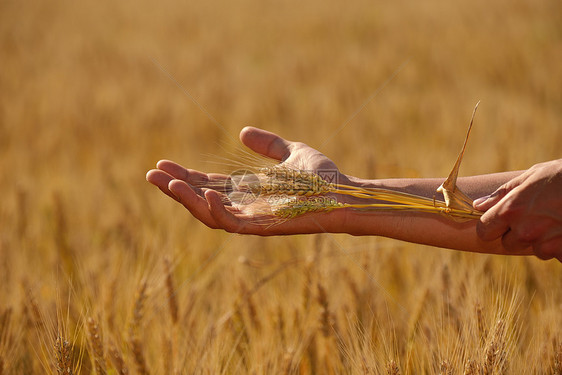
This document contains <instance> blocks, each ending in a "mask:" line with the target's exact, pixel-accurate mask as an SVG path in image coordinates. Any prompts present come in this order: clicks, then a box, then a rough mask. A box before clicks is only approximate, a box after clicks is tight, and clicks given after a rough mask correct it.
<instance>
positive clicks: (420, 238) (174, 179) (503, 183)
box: [146, 127, 562, 261]
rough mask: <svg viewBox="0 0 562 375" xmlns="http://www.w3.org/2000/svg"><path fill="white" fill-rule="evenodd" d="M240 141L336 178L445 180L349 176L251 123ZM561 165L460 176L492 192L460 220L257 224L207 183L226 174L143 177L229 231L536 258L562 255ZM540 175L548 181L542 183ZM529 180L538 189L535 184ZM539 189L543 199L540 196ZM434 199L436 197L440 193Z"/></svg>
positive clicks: (407, 215)
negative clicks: (357, 238)
mask: <svg viewBox="0 0 562 375" xmlns="http://www.w3.org/2000/svg"><path fill="white" fill-rule="evenodd" d="M240 140H241V141H242V143H243V144H245V145H246V146H247V147H249V148H250V149H251V150H253V151H255V152H257V153H258V154H261V155H264V156H267V157H269V158H272V159H275V160H278V161H280V162H286V163H289V164H290V165H291V166H298V167H299V168H301V169H305V170H312V171H314V170H320V169H321V170H333V171H337V174H338V181H339V183H342V184H348V185H352V186H361V187H367V188H369V187H371V188H372V187H379V188H386V189H393V190H399V191H404V192H408V193H411V194H416V195H421V196H425V197H433V196H434V195H435V191H436V189H437V188H438V187H439V185H440V184H441V183H442V182H443V180H444V178H423V179H385V180H365V179H360V178H357V177H353V176H348V175H346V174H344V173H341V172H340V171H339V170H338V168H337V166H336V164H335V163H334V162H333V161H332V160H330V159H329V158H328V157H326V156H325V155H323V154H322V153H321V152H319V151H317V150H315V149H313V148H311V147H309V146H307V145H306V144H304V143H301V142H291V141H288V140H285V139H283V138H281V137H280V136H278V135H276V134H273V133H271V132H268V131H265V130H261V129H257V128H253V127H246V128H244V129H243V130H242V131H241V133H240ZM560 165H561V161H560V160H558V161H552V162H549V163H544V164H541V165H538V166H535V167H533V168H531V169H529V170H528V171H515V172H503V173H493V174H487V175H480V176H471V177H464V178H459V179H458V182H457V183H458V186H459V188H461V189H462V191H464V192H465V193H466V194H467V195H468V196H469V197H471V198H472V199H475V198H478V197H486V196H489V195H491V198H490V199H488V200H486V201H485V202H482V200H477V201H476V202H477V203H478V204H476V205H475V208H476V209H478V210H481V211H487V212H486V213H485V214H484V215H483V216H482V218H481V220H480V221H479V220H469V221H464V222H458V221H454V220H451V219H450V218H447V217H444V216H441V215H436V214H429V213H416V212H411V211H408V212H403V211H377V212H364V211H355V210H352V209H338V210H334V211H331V212H322V213H308V214H306V215H303V216H300V217H297V218H294V219H291V220H287V221H284V222H281V223H279V224H276V225H273V226H270V225H261V224H257V223H256V220H255V217H254V216H253V215H249V214H245V213H242V212H240V211H239V210H238V209H237V208H235V207H232V206H230V205H228V204H227V205H225V204H224V201H223V200H222V199H221V195H220V194H219V193H218V192H217V191H215V190H213V189H211V188H209V186H220V185H221V183H224V181H225V180H226V179H228V176H226V175H223V174H213V173H204V172H200V171H196V170H192V169H186V168H184V167H182V166H181V165H179V164H177V163H175V162H172V161H169V160H161V161H159V162H158V164H157V169H153V170H151V171H149V172H148V173H147V175H146V179H147V180H148V181H149V182H150V183H152V184H154V185H156V186H157V187H158V188H159V189H160V190H161V191H162V192H163V193H165V194H166V195H168V196H170V197H171V198H173V199H175V200H176V201H178V202H180V203H181V204H182V205H183V206H184V207H185V208H186V209H187V210H189V211H190V212H191V214H192V215H193V216H194V217H196V218H197V219H198V220H200V221H201V222H202V223H204V224H205V225H207V226H208V227H210V228H214V229H223V230H225V231H227V232H232V233H241V234H254V235H261V236H271V235H291V234H305V233H323V232H324V233H348V234H351V235H376V236H384V237H389V238H395V239H399V240H403V241H408V242H415V243H421V244H426V245H432V246H438V247H443V248H449V249H457V250H465V251H473V252H481V253H492V254H511V255H532V254H535V255H537V256H539V257H540V258H542V259H548V258H552V257H556V258H558V259H559V260H561V261H562V250H561V247H562V225H561V219H560V216H561V215H562V214H561V212H562V203H561V201H560V193H559V191H560V186H561V179H562V175H561V173H560ZM556 168H557V169H556ZM553 173H554V175H552V174H553ZM549 176H550V177H549ZM547 180H548V181H549V182H548V183H546V182H545V181H547ZM202 186H203V187H202ZM205 186H207V187H205ZM536 186H539V187H540V189H534V187H536ZM557 187H558V189H557ZM498 189H499V190H498ZM494 192H496V193H494ZM539 196H540V197H541V199H540V200H542V199H544V202H539V201H540V200H539V199H537V198H538V197H539ZM437 198H439V199H442V197H440V196H439V195H438V196H437ZM338 199H339V200H340V201H343V202H347V203H357V198H354V197H339V198H338ZM524 202H527V204H524ZM537 202H539V203H537ZM533 223H537V225H534V224H533ZM522 228H527V229H525V230H523V229H522Z"/></svg>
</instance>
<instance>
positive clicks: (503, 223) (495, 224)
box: [476, 206, 509, 241]
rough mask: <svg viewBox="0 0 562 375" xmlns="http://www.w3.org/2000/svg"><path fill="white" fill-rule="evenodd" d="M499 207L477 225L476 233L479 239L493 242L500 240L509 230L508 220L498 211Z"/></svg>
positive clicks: (487, 213) (487, 214)
mask: <svg viewBox="0 0 562 375" xmlns="http://www.w3.org/2000/svg"><path fill="white" fill-rule="evenodd" d="M497 207H498V206H495V207H493V208H492V209H490V210H489V211H487V212H486V213H485V214H484V215H482V217H480V220H479V221H478V223H477V224H476V232H477V233H478V237H480V238H481V239H482V240H484V241H493V240H495V239H496V238H500V237H501V236H503V234H504V233H506V232H507V231H508V230H509V222H508V220H507V219H506V218H505V217H504V216H502V215H500V214H499V213H498V212H497V211H499V210H498V209H495V208H497Z"/></svg>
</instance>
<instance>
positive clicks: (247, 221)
mask: <svg viewBox="0 0 562 375" xmlns="http://www.w3.org/2000/svg"><path fill="white" fill-rule="evenodd" d="M240 140H241V141H242V143H244V144H245V145H246V146H247V147H249V148H250V149H252V150H253V151H255V152H257V153H259V154H261V155H264V156H267V157H269V158H272V159H275V160H279V161H283V163H288V164H289V165H290V166H292V167H293V168H298V169H301V170H307V171H318V170H324V171H326V170H329V171H333V172H335V173H336V174H337V178H338V179H339V181H338V182H339V183H347V184H348V183H349V180H348V179H347V177H346V176H345V175H343V174H341V173H339V171H338V168H337V167H336V165H335V164H334V163H333V162H332V161H331V160H330V159H328V158H327V157H326V156H325V155H323V154H322V153H320V152H319V151H317V150H315V149H313V148H312V147H309V146H307V145H305V144H304V143H300V142H291V141H287V140H285V139H283V138H281V137H279V136H278V135H276V134H273V133H270V132H268V131H265V130H261V129H257V128H252V127H246V128H244V129H242V131H241V132H240ZM229 178H230V177H229V176H227V175H224V174H216V173H209V174H207V173H203V172H200V171H196V170H193V169H186V168H184V167H182V166H181V165H179V164H176V163H174V162H172V161H169V160H161V161H159V162H158V164H157V169H153V170H150V171H149V172H148V173H147V175H146V179H147V181H148V182H150V183H152V184H154V185H156V186H157V187H158V188H159V189H160V190H161V191H162V192H163V193H164V194H166V195H168V196H170V197H171V198H173V199H175V200H176V201H178V202H179V203H181V204H182V205H183V206H184V207H185V208H186V209H187V210H189V212H191V214H192V215H193V216H194V217H195V218H197V219H198V220H200V221H201V222H202V223H204V224H205V225H207V226H208V227H210V228H213V229H224V230H225V231H227V232H235V233H244V234H257V235H264V236H265V235H282V234H303V233H320V232H342V231H343V228H344V226H343V225H342V223H343V222H344V221H345V215H346V212H345V211H346V210H339V209H338V210H334V211H331V212H323V213H317V214H306V215H303V216H299V217H296V218H293V219H290V220H287V221H284V222H280V223H279V224H275V225H264V224H260V223H258V222H257V221H256V217H255V216H254V215H251V214H247V213H244V212H242V211H240V210H239V209H238V208H236V207H234V206H232V205H229V204H228V202H226V205H225V202H224V201H223V199H224V195H223V196H222V198H221V194H220V191H218V190H220V188H219V187H221V186H225V183H226V182H227V181H228V179H229ZM211 187H212V188H211Z"/></svg>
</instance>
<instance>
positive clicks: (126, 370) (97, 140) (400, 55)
mask: <svg viewBox="0 0 562 375" xmlns="http://www.w3.org/2000/svg"><path fill="white" fill-rule="evenodd" d="M561 14H562V3H561V2H560V1H554V0H544V1H532V0H515V1H507V0H497V1H484V0H474V1H471V2H446V1H437V0H428V1H421V2H419V1H409V0H399V1H394V2H388V1H367V0H359V1H355V2H347V3H343V2H340V3H338V2H331V3H328V2H324V1H318V0H311V1H306V2H301V1H293V0H287V1H258V0H234V1H230V2H227V1H218V0H210V1H202V2H198V1H190V0H188V1H181V2H180V1H177V2H176V1H170V0H164V1H161V2H150V1H145V0H141V1H130V0H124V1H119V2H109V1H104V0H102V1H89V0H85V1H80V2H70V1H58V0H57V1H49V2H47V1H29V2H25V1H15V0H5V1H2V2H0V56H1V57H0V61H1V62H0V193H1V203H0V280H1V281H0V286H1V287H0V374H1V375H4V374H44V373H47V374H97V375H100V374H246V373H247V374H562V324H561V323H562V265H561V264H560V263H559V262H557V261H556V260H551V261H541V260H538V259H536V258H534V257H502V256H488V255H480V254H470V253H460V252H454V251H450V250H443V249H438V248H430V247H426V246H421V245H415V244H409V243H404V242H399V241H394V240H390V239H384V238H377V237H352V236H346V235H310V236H292V237H272V238H261V237H252V236H240V235H235V234H228V233H225V232H221V231H213V230H211V229H208V228H207V227H205V226H204V225H203V224H201V223H200V222H198V221H197V220H195V219H194V218H192V217H191V216H190V214H189V213H188V212H187V211H186V210H185V209H183V207H181V206H180V205H178V204H177V203H175V202H173V201H172V200H171V199H168V198H166V197H164V196H163V195H162V194H161V193H160V192H159V191H158V189H156V188H155V187H154V186H152V185H150V184H148V183H147V182H146V181H145V173H146V171H147V170H149V169H151V168H154V165H155V163H156V162H157V161H158V160H159V159H163V158H166V159H171V160H175V161H177V162H179V163H181V164H183V165H185V166H189V167H191V168H195V169H200V170H205V171H211V170H213V169H217V168H219V167H220V166H217V165H216V164H213V162H212V161H213V159H214V158H215V157H216V156H218V157H219V158H220V157H225V156H227V155H228V153H227V152H226V151H228V147H230V146H226V148H227V149H226V150H225V146H224V145H225V144H226V145H234V144H235V143H236V139H237V134H238V132H239V131H240V129H241V128H242V127H243V126H245V125H253V126H258V127H262V128H264V129H267V130H270V131H274V132H277V133H279V134H280V135H282V136H284V137H286V138H288V139H290V140H299V141H303V142H305V143H307V144H309V145H311V146H313V147H317V148H319V149H320V150H321V151H322V152H324V153H325V154H326V155H328V156H329V157H330V158H332V160H334V161H335V162H336V163H337V164H338V166H339V167H340V169H341V170H342V171H343V172H345V173H348V174H351V175H355V176H360V177H364V178H379V177H380V178H389V177H445V176H446V175H447V174H448V172H449V170H450V168H451V167H452V164H453V163H454V160H455V158H456V156H457V153H458V151H459V149H460V147H461V145H462V140H463V137H464V134H465V131H466V126H467V124H468V121H469V119H470V114H471V111H472V108H473V107H474V104H475V103H476V102H477V101H478V100H481V104H480V108H479V110H478V113H477V115H476V119H475V125H474V129H473V131H472V135H471V140H470V142H469V144H468V149H467V152H466V154H465V159H464V162H463V166H462V167H461V171H460V172H461V175H463V176H467V175H473V174H483V173H491V172H497V171H503V170H514V169H526V168H528V167H530V166H532V165H533V164H535V163H538V162H541V161H546V160H550V159H554V158H560V157H561V154H560V150H561V149H562V65H561V64H560V61H562V18H561Z"/></svg>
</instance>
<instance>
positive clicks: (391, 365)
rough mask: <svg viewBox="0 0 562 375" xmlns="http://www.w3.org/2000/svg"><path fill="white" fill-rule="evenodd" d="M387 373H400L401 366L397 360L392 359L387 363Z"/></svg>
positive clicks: (397, 374) (393, 374) (389, 374)
mask: <svg viewBox="0 0 562 375" xmlns="http://www.w3.org/2000/svg"><path fill="white" fill-rule="evenodd" d="M386 374H387V375H400V368H399V367H398V364H397V363H396V361H395V360H390V361H388V363H387V364H386Z"/></svg>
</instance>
